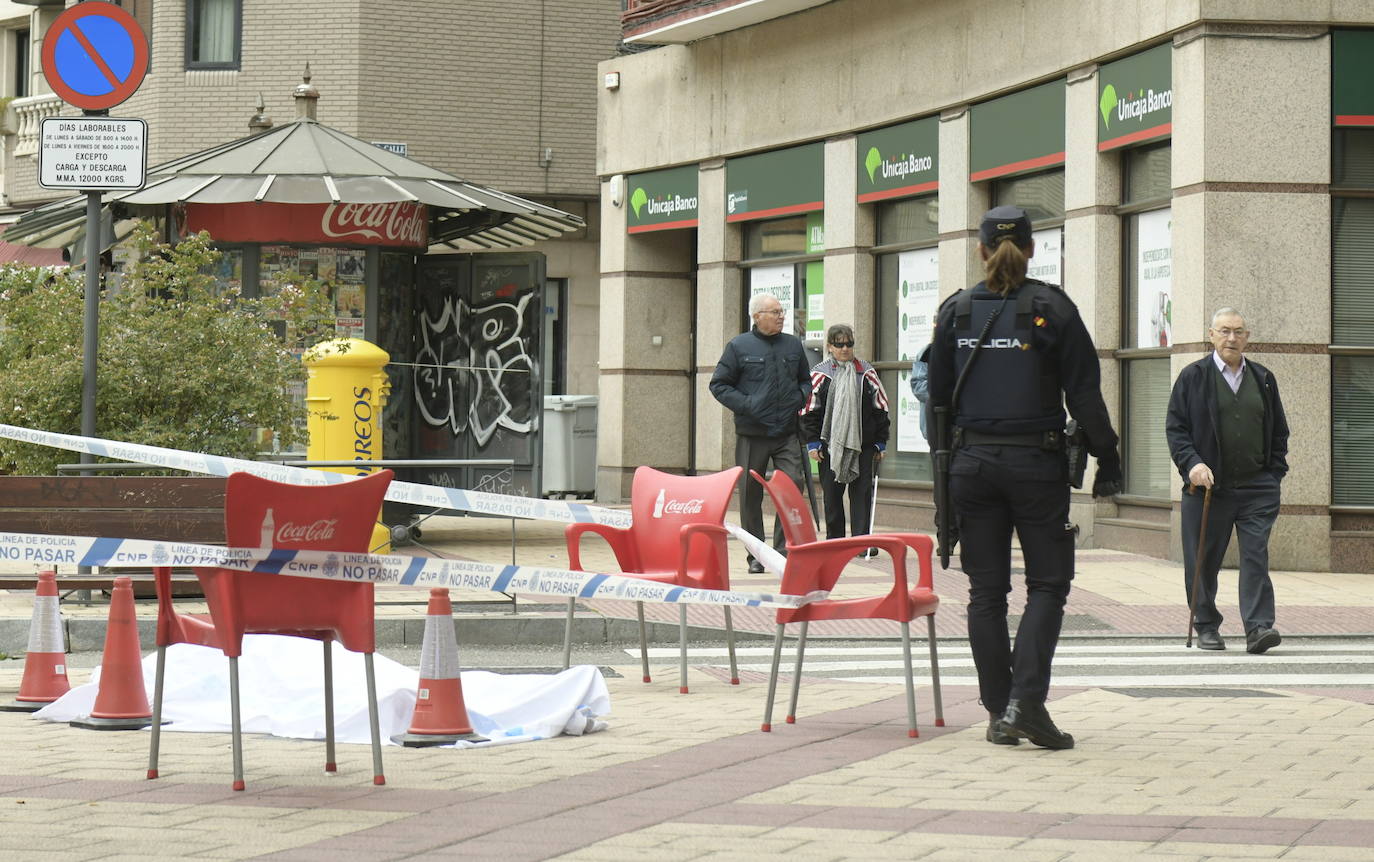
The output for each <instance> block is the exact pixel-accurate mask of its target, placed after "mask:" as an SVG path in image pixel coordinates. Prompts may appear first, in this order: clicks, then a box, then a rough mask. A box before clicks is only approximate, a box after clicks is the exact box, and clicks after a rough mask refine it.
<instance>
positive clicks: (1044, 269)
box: [991, 170, 1064, 285]
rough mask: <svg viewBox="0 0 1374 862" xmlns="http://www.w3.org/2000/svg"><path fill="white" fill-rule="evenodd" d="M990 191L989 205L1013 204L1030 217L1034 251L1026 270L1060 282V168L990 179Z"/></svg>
mask: <svg viewBox="0 0 1374 862" xmlns="http://www.w3.org/2000/svg"><path fill="white" fill-rule="evenodd" d="M991 192H992V205H993V206H1017V207H1020V208H1021V209H1023V210H1025V211H1026V215H1027V216H1029V217H1030V220H1031V227H1033V228H1034V233H1033V234H1032V236H1033V237H1034V239H1035V253H1034V255H1033V256H1032V257H1031V262H1030V268H1029V269H1028V270H1027V272H1026V274H1027V275H1029V276H1030V277H1031V278H1038V279H1040V280H1041V281H1047V282H1049V283H1050V284H1059V285H1062V284H1064V172H1063V171H1062V170H1054V171H1045V172H1043V173H1038V174H1026V175H1024V176H1019V177H1012V178H1010V179H1004V180H994V181H993V183H992V188H991Z"/></svg>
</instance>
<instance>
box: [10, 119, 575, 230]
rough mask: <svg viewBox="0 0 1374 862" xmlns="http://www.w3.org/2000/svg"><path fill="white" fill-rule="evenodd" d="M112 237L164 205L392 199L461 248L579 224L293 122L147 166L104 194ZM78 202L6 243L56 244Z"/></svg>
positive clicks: (44, 212)
mask: <svg viewBox="0 0 1374 862" xmlns="http://www.w3.org/2000/svg"><path fill="white" fill-rule="evenodd" d="M103 200H104V203H105V205H106V206H107V207H109V209H110V211H111V212H112V213H113V216H114V235H115V237H116V238H122V237H123V236H125V235H127V234H128V232H129V231H130V230H132V228H133V226H134V224H136V223H137V220H138V218H139V217H140V216H141V215H143V214H145V213H147V214H151V213H156V212H159V211H160V210H161V208H162V207H163V206H165V205H167V204H179V203H202V204H225V203H248V202H271V203H288V204H310V203H315V204H322V203H392V202H398V201H415V202H418V203H423V204H426V205H428V206H429V207H430V242H431V243H432V244H435V245H444V246H448V247H450V248H454V249H459V250H462V251H479V250H485V249H502V248H515V247H518V246H522V245H528V244H529V243H532V242H538V241H540V240H546V239H554V238H556V237H559V236H561V235H562V234H564V233H567V232H570V231H575V230H580V229H582V228H584V227H585V226H586V224H585V222H583V220H582V219H581V218H579V217H578V216H575V215H572V214H571V213H566V212H563V211H562V210H558V209H554V208H553V207H548V206H544V205H543V204H539V203H535V202H534V201H531V200H526V199H525V198H521V197H517V196H515V195H510V194H506V193H505V192H500V191H497V190H496V189H491V188H487V187H485V186H479V185H476V184H474V183H469V182H464V181H463V180H460V179H458V178H457V177H454V176H452V175H450V174H446V173H444V172H443V171H439V170H435V169H434V168H431V167H429V166H427V165H424V164H421V163H420V162H416V161H413V160H411V159H408V158H406V157H404V156H399V155H396V154H395V153H392V152H388V151H387V150H383V149H381V148H380V147H377V146H374V145H372V144H370V143H368V142H367V141H363V140H360V139H358V138H355V137H352V136H351V135H346V134H344V133H343V132H340V131H338V130H337V129H331V128H329V127H328V126H323V125H320V123H319V122H318V121H316V120H313V119H309V118H306V117H302V118H298V119H296V120H294V121H292V122H290V123H286V124H285V125H281V126H278V127H276V128H273V129H270V130H268V131H266V132H263V133H261V134H258V135H253V136H251V137H247V138H241V139H239V140H237V141H230V142H229V143H226V144H220V145H219V146H216V147H211V148H210V149H208V150H202V151H201V152H198V153H192V154H190V155H188V156H182V157H181V158H179V159H173V160H172V161H170V162H165V163H163V164H161V165H158V166H156V167H153V168H150V169H149V170H148V177H147V183H146V184H145V185H144V187H143V188H141V189H138V190H136V191H123V192H106V193H105V195H104V196H103ZM85 217H86V198H85V196H84V195H79V196H76V197H71V198H66V199H64V200H60V201H54V202H53V203H50V204H47V205H45V206H42V207H39V208H37V209H35V210H32V211H30V212H28V213H26V214H24V215H23V216H21V217H20V219H19V221H18V222H16V223H15V224H14V225H13V226H11V227H10V228H9V230H7V231H6V232H5V239H6V240H9V241H11V242H21V243H24V244H25V245H30V246H38V247H45V248H55V247H60V246H65V245H68V244H70V243H71V242H72V241H73V240H74V239H76V238H77V236H79V235H80V234H81V233H82V232H83V231H84V229H85Z"/></svg>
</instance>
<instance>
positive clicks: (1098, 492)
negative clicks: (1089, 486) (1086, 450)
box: [1093, 452, 1121, 499]
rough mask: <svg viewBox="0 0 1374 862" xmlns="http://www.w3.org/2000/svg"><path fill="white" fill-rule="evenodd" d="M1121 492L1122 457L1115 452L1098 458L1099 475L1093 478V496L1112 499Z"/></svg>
mask: <svg viewBox="0 0 1374 862" xmlns="http://www.w3.org/2000/svg"><path fill="white" fill-rule="evenodd" d="M1120 493H1121V458H1120V457H1119V456H1118V455H1117V454H1116V453H1115V452H1113V453H1112V455H1111V456H1110V457H1108V458H1098V459H1097V475H1096V476H1095V477H1094V478H1093V497H1094V498H1096V499H1110V498H1112V497H1115V496H1116V495H1117V494H1120Z"/></svg>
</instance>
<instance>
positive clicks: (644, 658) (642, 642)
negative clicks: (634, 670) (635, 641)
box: [635, 602, 653, 682]
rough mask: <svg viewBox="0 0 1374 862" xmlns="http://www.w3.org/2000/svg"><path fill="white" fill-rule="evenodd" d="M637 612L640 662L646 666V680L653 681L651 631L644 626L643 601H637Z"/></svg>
mask: <svg viewBox="0 0 1374 862" xmlns="http://www.w3.org/2000/svg"><path fill="white" fill-rule="evenodd" d="M635 613H636V614H638V615H639V664H640V666H641V667H643V668H644V681H645V682H653V680H652V679H650V678H649V633H648V631H646V630H645V628H644V603H643V602H635Z"/></svg>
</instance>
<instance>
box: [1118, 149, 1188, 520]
mask: <svg viewBox="0 0 1374 862" xmlns="http://www.w3.org/2000/svg"><path fill="white" fill-rule="evenodd" d="M1171 159H1172V149H1171V147H1170V145H1169V144H1168V143H1167V142H1166V143H1163V144H1159V145H1155V146H1146V147H1138V148H1135V149H1129V150H1125V151H1123V152H1122V154H1121V171H1122V178H1121V186H1122V196H1121V197H1122V201H1121V206H1120V208H1119V209H1118V212H1119V213H1120V215H1121V235H1122V253H1123V258H1122V287H1121V290H1122V303H1121V308H1122V320H1121V333H1122V338H1121V350H1119V351H1118V352H1117V356H1118V358H1119V361H1120V363H1121V393H1122V394H1121V401H1122V405H1121V406H1122V410H1121V415H1122V424H1121V431H1122V435H1121V436H1122V447H1123V453H1124V456H1125V463H1124V465H1123V466H1124V468H1125V470H1124V472H1125V482H1124V490H1125V492H1126V493H1127V494H1130V495H1133V496H1139V497H1155V498H1168V496H1169V488H1170V485H1171V483H1172V482H1173V480H1174V478H1175V472H1174V468H1173V461H1172V459H1171V458H1170V457H1169V444H1168V440H1167V439H1166V437H1165V434H1164V418H1163V417H1164V414H1165V413H1166V412H1167V410H1168V406H1169V391H1170V388H1171V385H1172V383H1171V380H1170V368H1169V353H1168V349H1169V348H1170V347H1171V346H1172V345H1173V343H1174V329H1173V215H1172V210H1171V209H1170V207H1169V203H1170V199H1171V195H1172V172H1171V168H1170V162H1171Z"/></svg>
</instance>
